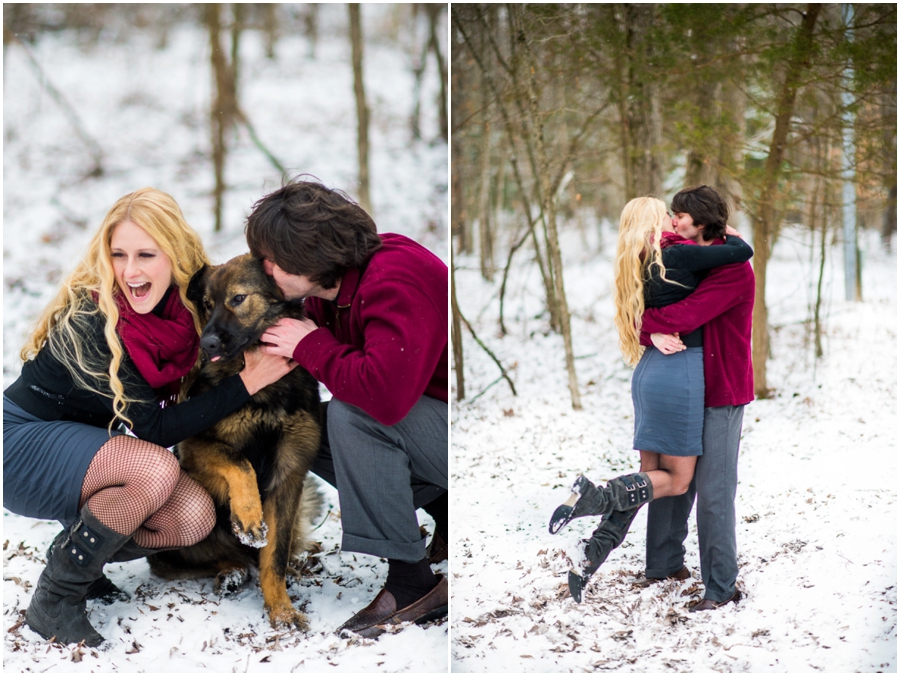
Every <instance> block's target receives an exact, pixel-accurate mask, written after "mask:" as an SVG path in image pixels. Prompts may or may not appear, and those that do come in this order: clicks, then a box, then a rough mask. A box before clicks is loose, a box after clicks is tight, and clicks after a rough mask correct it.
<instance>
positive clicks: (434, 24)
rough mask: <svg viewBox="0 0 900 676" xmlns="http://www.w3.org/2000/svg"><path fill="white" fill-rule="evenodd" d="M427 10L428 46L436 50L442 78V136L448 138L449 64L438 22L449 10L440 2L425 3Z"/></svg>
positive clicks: (440, 107) (436, 58)
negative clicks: (442, 52)
mask: <svg viewBox="0 0 900 676" xmlns="http://www.w3.org/2000/svg"><path fill="white" fill-rule="evenodd" d="M425 11H426V12H427V13H428V46H429V48H430V49H431V51H432V52H434V58H435V60H436V61H437V69H438V76H439V77H440V78H441V90H440V94H439V96H440V100H439V101H438V115H439V116H440V127H441V137H442V138H443V139H444V140H445V141H446V140H447V65H446V62H445V61H444V56H443V55H442V54H441V43H440V42H439V41H438V38H437V31H438V23H439V22H440V18H441V13H442V12H446V11H447V5H444V4H439V3H425Z"/></svg>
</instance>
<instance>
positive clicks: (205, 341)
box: [200, 334, 222, 354]
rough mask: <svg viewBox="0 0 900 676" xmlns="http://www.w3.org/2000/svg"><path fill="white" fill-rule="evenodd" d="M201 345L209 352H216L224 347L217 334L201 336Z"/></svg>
mask: <svg viewBox="0 0 900 676" xmlns="http://www.w3.org/2000/svg"><path fill="white" fill-rule="evenodd" d="M200 347H202V348H203V350H204V351H205V352H206V353H207V354H215V353H216V352H218V351H219V349H220V348H221V347H222V341H221V340H219V337H218V336H217V335H215V334H209V335H208V336H202V337H201V338H200Z"/></svg>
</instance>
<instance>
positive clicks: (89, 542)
mask: <svg viewBox="0 0 900 676" xmlns="http://www.w3.org/2000/svg"><path fill="white" fill-rule="evenodd" d="M75 534H76V535H77V537H78V540H79V542H80V543H81V544H82V545H83V546H84V547H87V548H88V549H90V550H91V551H93V552H96V551H97V550H98V549H99V548H100V547H102V546H103V542H104V539H105V538H102V537H100V536H99V535H98V534H97V533H95V532H94V531H92V530H91V529H90V528H88V527H87V526H85V525H84V521H81V522H79V524H78V528H77V529H76V531H75Z"/></svg>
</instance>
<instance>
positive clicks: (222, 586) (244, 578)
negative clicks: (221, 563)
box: [213, 567, 250, 596]
mask: <svg viewBox="0 0 900 676" xmlns="http://www.w3.org/2000/svg"><path fill="white" fill-rule="evenodd" d="M249 581H250V571H249V570H247V569H246V568H243V567H237V568H228V569H226V570H220V571H219V573H218V574H217V575H216V581H215V586H214V587H213V588H214V589H215V592H216V594H219V595H220V596H225V595H227V594H233V593H234V592H236V591H237V590H239V589H240V588H241V587H243V586H244V585H245V584H247V582H249Z"/></svg>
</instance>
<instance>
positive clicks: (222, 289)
mask: <svg viewBox="0 0 900 676" xmlns="http://www.w3.org/2000/svg"><path fill="white" fill-rule="evenodd" d="M188 298H189V299H190V300H192V301H193V302H194V303H196V305H197V308H198V311H199V313H200V319H201V323H202V324H203V325H204V330H203V334H202V336H201V339H200V345H201V347H202V349H203V352H204V353H205V355H204V357H203V358H202V360H201V366H200V368H199V370H198V371H197V372H196V373H195V378H194V380H193V382H192V384H191V385H190V390H189V393H188V394H189V396H196V395H199V394H201V393H202V392H204V391H206V390H209V389H210V388H212V387H215V386H216V385H217V384H219V383H220V382H221V381H222V380H224V379H225V378H228V377H229V376H232V375H234V374H236V373H238V372H239V371H240V370H241V368H242V367H243V357H242V354H243V351H244V350H248V349H254V346H257V345H258V344H259V339H260V337H261V336H262V334H263V333H264V332H265V330H266V329H267V328H268V327H270V326H272V325H273V324H275V323H276V322H277V321H278V320H279V319H281V318H282V317H293V318H300V317H302V316H303V308H302V304H298V303H292V302H286V301H285V300H284V298H283V296H282V294H281V292H280V291H279V289H278V287H277V286H276V284H275V283H274V281H272V279H271V278H269V277H268V276H267V275H266V274H265V272H264V271H263V267H262V262H261V261H259V260H258V259H254V258H253V257H252V256H251V255H250V254H245V255H243V256H238V257H237V258H233V259H232V260H230V261H228V262H227V263H225V264H223V265H218V266H214V267H204V268H203V269H202V270H200V271H199V272H198V273H197V274H196V275H194V277H193V279H192V280H191V283H190V286H189V288H188ZM319 436H320V435H319V388H318V383H317V382H316V380H315V379H314V378H313V377H312V376H311V375H310V374H309V373H308V372H307V371H306V370H304V369H303V368H301V367H297V368H295V369H294V370H293V371H291V372H290V373H289V374H288V375H286V376H284V377H283V378H281V379H280V380H279V381H277V382H276V383H274V384H272V385H269V386H268V387H265V388H263V389H262V390H260V391H259V392H257V393H256V394H255V395H254V396H253V398H252V399H251V400H250V401H249V402H248V403H247V404H246V405H245V406H243V407H242V408H241V409H240V410H238V411H237V412H235V413H233V414H231V415H229V416H228V417H226V418H225V419H223V420H221V421H220V422H219V423H217V424H216V425H214V426H213V427H211V428H209V429H208V430H206V431H205V432H203V433H202V434H199V435H197V436H194V437H191V438H190V439H187V440H185V441H184V442H182V443H181V444H179V445H178V447H177V449H176V452H177V454H178V458H179V460H180V462H181V466H182V467H183V468H184V470H185V471H186V472H188V474H190V476H192V477H193V478H194V479H196V480H197V481H198V482H199V483H200V484H201V485H202V486H203V487H204V488H205V489H206V490H207V491H208V492H209V493H210V495H211V496H212V498H213V501H214V502H215V504H216V512H217V518H216V526H215V528H214V529H213V531H212V533H211V534H210V535H209V536H208V537H207V538H206V539H205V540H203V541H201V542H199V543H197V544H195V545H193V546H190V547H184V548H181V549H176V550H170V551H164V552H160V553H158V554H155V555H153V556H151V557H149V561H150V566H151V570H152V571H153V572H154V573H156V574H159V575H161V576H163V577H167V578H170V579H171V578H176V577H183V576H188V577H198V576H199V575H200V574H207V575H208V574H210V573H212V574H214V575H215V576H216V590H217V591H219V592H220V593H225V592H228V591H234V590H235V589H237V588H238V587H239V586H241V585H242V584H244V583H245V582H246V581H247V580H248V579H249V571H248V568H249V566H251V565H253V566H258V567H259V579H260V587H261V588H262V594H263V600H264V603H265V607H266V610H267V611H268V613H269V620H270V622H271V623H272V626H273V627H276V626H279V625H287V626H295V627H298V628H301V629H305V628H306V627H307V623H306V617H305V615H303V613H301V612H299V611H298V610H296V609H295V608H294V607H293V605H292V604H291V600H290V598H289V597H288V594H287V588H286V580H285V575H286V573H287V572H288V569H289V565H290V562H291V560H292V557H296V556H298V555H299V554H301V553H302V552H303V551H304V550H305V548H306V537H307V531H308V526H309V524H310V520H311V519H312V518H314V517H315V515H316V513H318V510H319V509H320V508H321V504H318V505H316V504H315V503H316V501H315V499H312V500H311V499H310V497H312V498H315V497H316V496H318V491H317V490H316V489H315V486H314V483H313V482H312V479H311V478H307V471H308V470H309V468H310V466H311V465H312V462H313V460H314V458H315V456H316V453H317V451H318V448H319ZM304 483H306V484H308V485H310V488H309V489H308V490H306V491H304ZM313 512H315V513H313Z"/></svg>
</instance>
